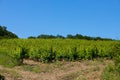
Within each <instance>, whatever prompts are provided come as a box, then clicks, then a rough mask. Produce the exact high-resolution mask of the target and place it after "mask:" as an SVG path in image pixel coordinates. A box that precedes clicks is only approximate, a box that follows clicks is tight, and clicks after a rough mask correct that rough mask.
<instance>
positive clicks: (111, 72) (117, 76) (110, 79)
mask: <svg viewBox="0 0 120 80" xmlns="http://www.w3.org/2000/svg"><path fill="white" fill-rule="evenodd" d="M102 79H103V80H120V72H119V68H117V67H116V66H115V65H113V64H109V65H108V66H107V67H106V68H105V69H104V71H103V73H102Z"/></svg>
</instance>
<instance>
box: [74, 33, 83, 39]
mask: <svg viewBox="0 0 120 80" xmlns="http://www.w3.org/2000/svg"><path fill="white" fill-rule="evenodd" d="M83 37H84V36H83V35H81V34H76V35H75V36H74V38H75V39H83Z"/></svg>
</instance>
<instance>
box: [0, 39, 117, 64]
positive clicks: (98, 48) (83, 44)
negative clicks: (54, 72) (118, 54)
mask: <svg viewBox="0 0 120 80" xmlns="http://www.w3.org/2000/svg"><path fill="white" fill-rule="evenodd" d="M116 43H118V42H117V41H92V40H77V39H76V40H72V39H9V40H7V39H5V40H1V41H0V54H1V55H0V57H3V56H6V58H10V59H9V62H8V64H10V61H11V63H12V65H14V64H15V65H20V64H22V62H23V59H30V60H34V61H40V62H55V61H76V60H86V59H87V60H88V59H90V60H92V59H94V58H112V57H113V55H114V54H113V53H112V48H113V47H114V44H116ZM3 53H4V54H3ZM2 60H4V59H2ZM5 60H6V59H5ZM7 60H8V59H7ZM4 62H7V61H4ZM0 63H2V62H0ZM8 64H7V65H8ZM10 65H11V64H10Z"/></svg>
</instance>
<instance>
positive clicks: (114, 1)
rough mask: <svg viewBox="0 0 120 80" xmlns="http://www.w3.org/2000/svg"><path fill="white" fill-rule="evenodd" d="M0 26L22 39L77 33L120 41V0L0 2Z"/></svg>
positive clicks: (15, 0)
mask: <svg viewBox="0 0 120 80" xmlns="http://www.w3.org/2000/svg"><path fill="white" fill-rule="evenodd" d="M0 25H3V26H6V27H7V28H8V30H10V31H12V32H14V33H16V34H17V35H18V36H19V37H21V38H27V37H28V36H38V35H39V34H52V35H57V34H61V35H63V36H66V35H67V34H73V35H74V34H77V33H78V34H82V35H88V36H93V37H97V36H100V37H107V38H113V39H120V0H0Z"/></svg>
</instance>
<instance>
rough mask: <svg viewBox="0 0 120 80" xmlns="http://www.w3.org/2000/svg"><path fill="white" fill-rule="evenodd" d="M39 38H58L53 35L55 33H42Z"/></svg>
mask: <svg viewBox="0 0 120 80" xmlns="http://www.w3.org/2000/svg"><path fill="white" fill-rule="evenodd" d="M37 38H41V39H53V38H56V37H55V36H53V35H46V34H41V35H39V36H38V37H37Z"/></svg>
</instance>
